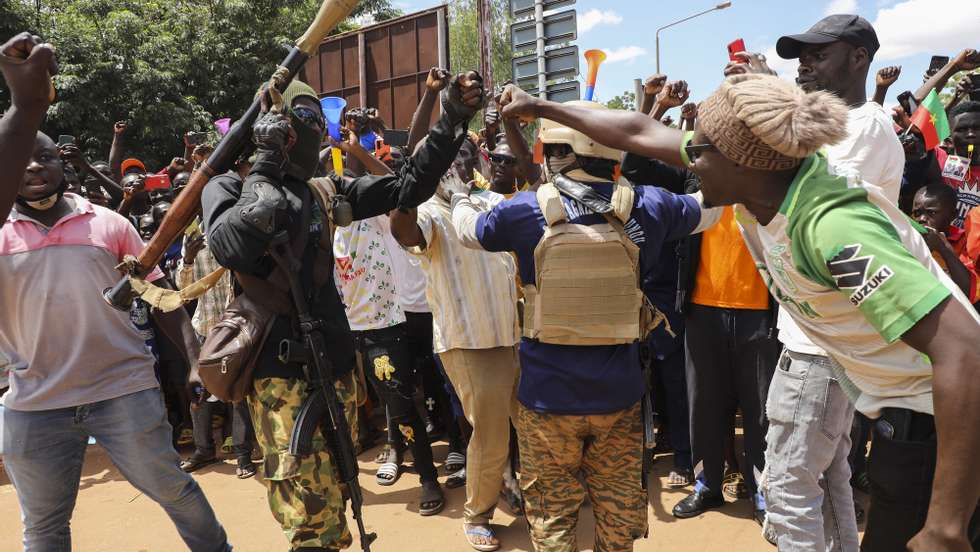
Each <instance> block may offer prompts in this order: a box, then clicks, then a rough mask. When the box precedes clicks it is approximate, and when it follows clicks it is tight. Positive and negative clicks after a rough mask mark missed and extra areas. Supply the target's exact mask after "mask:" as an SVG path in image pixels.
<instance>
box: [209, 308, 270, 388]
mask: <svg viewBox="0 0 980 552" xmlns="http://www.w3.org/2000/svg"><path fill="white" fill-rule="evenodd" d="M275 318H276V313H275V311H274V310H272V309H271V308H269V307H268V306H265V305H263V304H261V303H259V302H257V301H254V300H252V299H251V297H250V296H249V295H247V294H245V293H241V294H239V295H238V297H235V299H234V301H232V302H231V304H230V305H228V308H226V309H225V312H224V313H223V314H222V315H221V320H220V321H219V322H218V323H217V324H215V325H214V326H212V327H211V329H210V330H209V331H208V336H207V338H206V339H205V340H204V345H202V346H201V356H200V358H199V360H198V368H197V369H198V373H199V374H200V376H201V381H202V382H204V387H205V388H206V389H207V390H208V392H209V393H211V394H212V395H214V396H215V397H218V398H219V399H220V400H222V401H226V402H239V401H242V400H245V397H247V396H248V394H249V393H250V392H251V389H252V372H254V370H255V362H256V361H257V360H258V356H259V352H260V351H261V350H262V345H263V344H264V343H265V340H266V338H267V337H268V336H269V331H270V330H271V329H272V322H273V320H275Z"/></svg>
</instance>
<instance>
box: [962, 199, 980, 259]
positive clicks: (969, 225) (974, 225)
mask: <svg viewBox="0 0 980 552" xmlns="http://www.w3.org/2000/svg"><path fill="white" fill-rule="evenodd" d="M963 226H964V228H963V229H964V230H966V257H967V258H969V259H970V260H971V261H973V263H974V264H976V262H977V259H978V258H980V207H974V208H973V209H970V211H969V212H968V213H967V215H966V222H965V223H964V224H963ZM957 253H959V254H960V257H962V256H963V255H964V254H963V252H961V251H957Z"/></svg>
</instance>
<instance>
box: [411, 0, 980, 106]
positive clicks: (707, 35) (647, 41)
mask: <svg viewBox="0 0 980 552" xmlns="http://www.w3.org/2000/svg"><path fill="white" fill-rule="evenodd" d="M450 1H451V0H450ZM716 3H717V1H715V0H690V1H687V2H676V1H666V0H578V2H577V3H576V5H575V6H574V8H575V9H576V10H577V12H578V24H579V39H578V40H577V41H576V42H575V44H577V45H578V46H579V49H580V51H582V52H584V51H585V50H588V49H591V48H599V49H602V50H604V51H605V52H606V53H607V54H608V55H609V57H610V59H609V61H607V62H606V63H604V64H603V65H602V67H601V68H600V71H599V80H598V85H597V87H596V88H597V90H596V99H598V100H600V101H606V100H608V99H610V98H612V97H613V96H615V95H617V94H621V93H622V92H623V91H625V90H630V91H632V90H633V79H634V78H644V77H646V76H648V75H651V74H653V73H655V68H656V63H655V56H654V31H655V30H656V28H657V27H660V26H662V25H665V24H667V23H670V22H672V21H675V20H677V19H681V18H683V17H686V16H688V15H691V14H693V13H697V12H699V11H701V10H704V9H707V8H709V7H711V6H713V5H715V4H716ZM394 4H395V5H397V6H398V7H399V8H401V9H403V10H405V11H406V12H410V11H414V10H417V9H424V8H428V7H432V6H434V5H437V4H439V2H438V1H437V0H395V2H394ZM830 13H858V14H860V15H862V16H863V17H865V18H866V19H868V20H869V21H871V22H872V23H873V24H874V26H875V30H876V32H877V33H878V37H879V39H880V41H881V43H882V49H881V50H880V51H879V52H878V55H877V56H876V57H875V60H874V63H873V65H872V75H870V76H869V79H868V96H869V98H870V96H871V94H872V93H873V87H874V82H873V73H874V71H877V70H878V69H879V68H881V67H884V66H887V65H901V66H902V76H901V78H900V79H899V81H898V82H897V83H896V84H895V85H894V86H893V87H892V88H891V90H890V91H889V94H888V104H895V103H896V102H895V97H896V96H897V95H898V94H899V93H900V92H902V91H903V90H913V91H914V90H915V89H916V88H917V87H918V86H919V85H920V84H921V83H922V73H923V72H924V71H925V70H926V68H927V67H928V65H929V59H930V57H931V56H932V55H934V54H935V55H947V56H951V57H952V56H954V55H956V53H958V52H959V51H960V50H962V49H964V48H967V47H972V48H978V49H980V0H732V7H730V8H728V9H726V10H723V11H716V12H712V13H709V14H707V15H704V16H701V17H699V18H697V19H694V20H691V21H688V22H686V23H681V24H680V25H678V26H676V27H672V28H670V29H667V30H665V31H663V32H661V35H660V65H661V71H662V72H664V73H666V74H667V76H668V77H669V78H670V79H671V80H676V79H684V80H686V81H687V82H688V84H689V85H690V87H691V91H692V95H691V98H692V99H693V100H695V101H697V100H701V99H703V98H704V97H706V96H707V95H709V94H710V93H711V92H712V91H713V90H714V88H715V87H717V86H718V84H719V83H720V82H721V79H722V75H721V71H722V69H723V68H724V65H725V63H726V62H727V60H728V54H727V50H726V46H727V44H728V43H729V42H731V41H732V40H735V39H736V38H742V39H744V40H745V44H746V47H747V48H748V49H749V50H750V51H761V52H764V53H766V54H767V56H768V58H769V59H770V63H771V65H772V66H773V68H774V69H776V70H777V71H778V72H779V73H780V75H781V76H783V77H785V78H792V77H794V76H795V74H796V65H797V64H796V62H795V60H789V61H786V60H779V59H778V56H777V55H776V52H775V44H776V40H777V39H778V38H779V37H780V36H782V35H784V34H795V33H801V32H804V31H806V30H807V29H808V28H809V27H810V26H811V25H812V24H813V23H815V22H816V21H818V20H819V19H820V18H821V17H823V16H824V15H827V14H830ZM581 65H582V67H583V71H584V67H585V61H584V59H583V60H581Z"/></svg>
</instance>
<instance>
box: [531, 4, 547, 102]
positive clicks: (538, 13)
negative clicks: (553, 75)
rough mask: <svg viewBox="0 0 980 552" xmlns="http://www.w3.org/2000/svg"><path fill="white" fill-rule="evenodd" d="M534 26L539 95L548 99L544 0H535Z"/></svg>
mask: <svg viewBox="0 0 980 552" xmlns="http://www.w3.org/2000/svg"><path fill="white" fill-rule="evenodd" d="M534 26H535V29H536V30H537V35H538V37H537V38H538V40H537V51H538V97H540V98H543V99H545V100H547V99H548V76H547V74H546V72H547V70H546V66H545V57H544V38H545V37H544V0H534Z"/></svg>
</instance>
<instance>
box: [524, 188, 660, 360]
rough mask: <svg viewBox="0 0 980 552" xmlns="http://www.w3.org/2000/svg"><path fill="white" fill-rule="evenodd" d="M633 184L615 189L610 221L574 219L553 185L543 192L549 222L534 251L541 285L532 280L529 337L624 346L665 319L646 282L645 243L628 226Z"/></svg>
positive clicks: (526, 313) (542, 203)
mask: <svg viewBox="0 0 980 552" xmlns="http://www.w3.org/2000/svg"><path fill="white" fill-rule="evenodd" d="M634 198H635V193H634V191H633V188H632V187H631V186H630V185H628V184H626V183H624V182H622V181H621V182H619V183H617V184H616V185H615V186H614V188H613V196H612V207H613V210H612V214H605V215H603V216H605V217H606V221H607V222H606V223H605V224H596V225H591V226H590V225H584V224H572V223H570V222H568V212H567V211H566V210H565V206H564V204H563V203H562V201H561V196H560V193H559V191H558V188H556V187H555V185H554V184H552V183H550V182H549V183H546V184H543V185H541V187H539V188H538V191H537V199H538V204H539V206H540V207H541V212H542V214H543V215H544V218H545V221H546V222H547V227H546V228H545V230H544V235H543V236H542V237H541V240H540V241H539V242H538V245H537V246H536V247H535V249H534V267H535V285H525V286H524V297H525V308H524V337H527V338H530V339H536V340H538V341H540V342H542V343H552V344H557V345H620V344H625V343H633V342H636V341H638V340H640V339H643V338H645V337H646V336H647V334H648V333H649V332H650V331H651V330H652V329H653V328H654V327H656V325H657V324H659V323H660V322H661V321H662V320H663V315H662V314H660V313H659V312H657V311H655V309H653V308H652V307H651V306H650V303H649V302H648V301H647V300H646V297H645V296H644V294H643V291H642V289H641V288H640V249H639V248H638V247H637V246H636V244H634V243H633V242H632V241H631V240H630V239H629V237H628V236H627V235H626V232H625V230H624V227H623V225H624V224H625V223H626V221H627V220H629V217H630V213H631V212H632V210H633V201H634Z"/></svg>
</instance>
